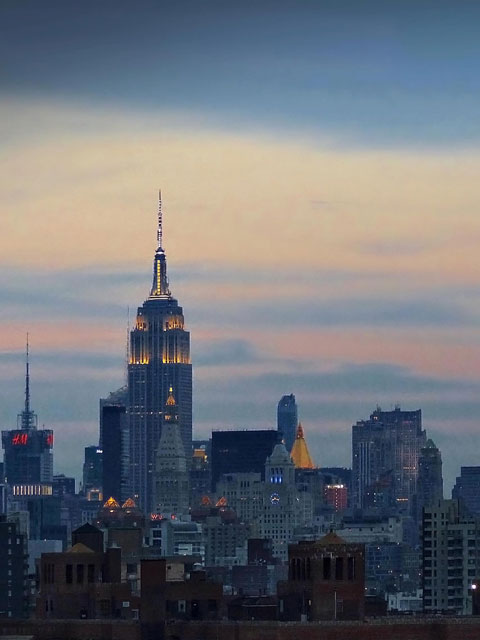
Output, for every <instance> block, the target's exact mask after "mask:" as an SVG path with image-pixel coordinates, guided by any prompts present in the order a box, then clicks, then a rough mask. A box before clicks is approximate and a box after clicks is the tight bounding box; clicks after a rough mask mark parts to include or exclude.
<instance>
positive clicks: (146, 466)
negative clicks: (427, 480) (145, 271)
mask: <svg viewBox="0 0 480 640" xmlns="http://www.w3.org/2000/svg"><path fill="white" fill-rule="evenodd" d="M162 222H163V220H162V198H161V193H159V205H158V229H157V250H156V251H155V257H154V261H153V284H152V289H151V291H150V295H149V297H148V298H147V300H145V302H144V303H143V305H142V306H141V307H139V308H138V311H137V320H136V324H135V327H134V329H133V330H132V331H131V332H130V357H129V365H128V405H127V410H128V416H129V424H130V480H131V485H132V490H133V493H134V495H136V496H138V501H139V504H140V506H141V507H142V509H143V510H144V511H152V510H153V506H154V505H153V471H154V466H155V454H156V450H157V446H158V443H159V441H160V436H161V433H162V425H163V423H164V410H165V406H166V402H167V398H168V391H169V388H170V387H173V388H174V389H175V399H176V403H177V410H178V424H179V429H180V434H181V437H182V442H183V446H184V449H185V455H186V457H187V460H189V459H190V457H191V449H192V365H191V361H190V334H189V332H188V331H185V329H184V318H183V310H182V307H180V306H179V304H178V302H177V300H175V298H174V297H173V296H172V294H171V292H170V289H169V286H168V277H167V259H166V256H165V251H164V249H163V228H162Z"/></svg>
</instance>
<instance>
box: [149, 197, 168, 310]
mask: <svg viewBox="0 0 480 640" xmlns="http://www.w3.org/2000/svg"><path fill="white" fill-rule="evenodd" d="M170 296H171V294H170V289H169V288H168V278H167V258H166V256H165V251H164V249H163V214H162V191H161V189H160V190H159V191H158V224H157V250H156V251H155V258H154V261H153V284H152V290H151V291H150V299H152V298H169V297H170Z"/></svg>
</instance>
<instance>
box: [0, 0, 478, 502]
mask: <svg viewBox="0 0 480 640" xmlns="http://www.w3.org/2000/svg"><path fill="white" fill-rule="evenodd" d="M0 14H1V15H0V56H1V57H0V60H1V64H0V86H1V94H0V95H1V99H0V136H1V140H2V145H1V147H0V153H1V159H0V162H1V171H0V194H1V195H0V199H1V214H0V238H1V252H0V260H1V263H2V268H1V271H0V299H1V301H2V304H1V306H0V314H1V315H0V326H1V332H0V340H1V346H0V349H1V358H0V376H1V387H0V388H1V392H0V425H1V427H2V428H12V427H13V426H14V425H15V423H16V414H17V413H18V412H19V411H20V410H21V409H22V405H23V374H24V357H23V352H24V343H25V334H26V332H27V331H28V332H29V333H30V342H31V351H32V358H31V375H32V384H31V387H32V405H33V408H34V409H35V410H36V412H37V413H38V415H39V421H40V424H45V426H46V427H49V428H53V429H54V430H55V471H56V472H57V473H61V472H63V473H66V474H73V475H76V476H77V477H79V476H80V473H81V464H82V461H83V447H84V446H86V445H89V444H96V442H97V441H98V400H99V398H100V397H102V396H106V395H107V394H108V393H109V391H112V390H114V389H116V388H118V387H119V386H121V385H122V384H124V380H125V351H126V330H127V308H128V307H130V320H131V321H133V320H134V316H135V311H136V308H137V307H138V306H139V305H140V304H142V302H143V301H144V299H145V298H146V297H147V295H148V293H149V290H150V285H151V268H152V260H153V254H154V250H155V248H156V247H155V238H156V235H155V225H156V208H157V202H156V199H157V191H158V188H160V187H161V188H162V193H163V203H164V213H165V224H164V227H165V243H164V244H165V249H166V252H167V258H168V265H169V276H170V285H171V289H172V292H173V294H174V295H175V297H176V298H177V299H178V300H179V302H180V304H181V305H182V306H183V308H184V313H185V321H186V328H187V329H188V330H190V332H191V342H192V362H193V366H194V437H197V438H200V437H206V436H208V434H209V432H210V431H211V429H212V428H224V427H238V428H256V427H274V426H275V424H276V404H277V402H278V400H279V398H280V396H281V395H283V394H286V393H294V394H295V395H296V397H297V402H298V404H299V413H300V418H301V420H302V423H303V425H304V427H305V432H306V437H307V442H308V444H309V446H310V448H311V451H312V454H313V457H314V460H315V462H316V463H317V464H318V465H320V466H323V465H328V466H340V465H342V466H347V465H348V466H350V464H351V426H352V424H353V423H354V422H356V421H357V420H359V419H362V418H367V417H368V416H369V414H370V413H371V412H372V411H373V410H374V408H375V406H376V405H377V404H379V405H380V406H381V407H382V408H383V409H390V408H391V407H393V406H394V405H395V403H399V404H400V405H401V407H402V408H404V409H417V408H421V409H422V410H423V419H424V427H425V428H426V429H427V434H428V435H429V436H430V437H432V438H433V439H434V441H435V443H436V444H437V445H438V446H439V447H440V448H441V451H442V455H443V460H444V477H445V480H446V494H447V497H448V496H449V492H450V488H451V485H452V483H453V482H454V479H455V475H457V474H458V473H459V468H460V465H461V464H463V465H478V464H480V460H479V456H478V451H479V447H478V443H479V426H480V425H479V423H480V331H479V320H480V296H479V287H478V283H479V277H480V268H479V266H480V262H479V253H478V246H479V243H480V218H479V215H478V212H479V205H480V187H479V182H480V178H479V176H480V126H479V125H480V117H479V98H480V96H479V93H480V74H479V72H478V69H479V68H480V40H479V38H478V25H479V24H480V3H475V2H470V1H462V0H457V1H455V2H454V1H453V0H451V1H448V2H446V1H442V0H435V1H433V0H432V1H431V2H424V1H422V0H415V1H414V0H412V1H409V0H405V1H403V2H393V1H392V2H389V1H388V0H387V1H385V0H384V1H382V2H369V1H365V2H359V1H358V0H355V1H351V2H342V0H335V1H331V2H328V1H325V0H316V1H313V0H312V1H308V0H296V1H295V2H293V1H292V2H283V1H282V0H277V1H276V2H267V1H261V0H260V1H257V2H241V3H240V2H238V3H233V2H228V1H225V0H223V1H222V2H214V1H211V0H205V1H203V2H200V1H198V0H196V1H191V2H184V1H182V0H180V1H172V2H162V1H160V0H157V1H156V2H153V1H150V2H148V1H142V0H140V1H137V2H135V3H131V2H124V1H116V2H110V1H102V2H97V1H88V0H87V1H85V0H84V1H83V2H73V1H71V0H58V2H57V1H53V0H43V1H41V2H39V1H38V0H21V1H19V0H2V2H1V8H0Z"/></svg>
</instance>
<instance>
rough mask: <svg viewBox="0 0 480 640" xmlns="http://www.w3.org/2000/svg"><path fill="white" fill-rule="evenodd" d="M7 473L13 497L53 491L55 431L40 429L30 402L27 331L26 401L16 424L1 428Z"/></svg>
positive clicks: (49, 493) (48, 493)
mask: <svg viewBox="0 0 480 640" xmlns="http://www.w3.org/2000/svg"><path fill="white" fill-rule="evenodd" d="M2 446H3V449H4V451H5V455H4V464H5V468H4V472H5V473H4V475H5V476H6V478H7V484H8V485H9V486H10V488H11V491H12V495H13V497H14V499H21V498H27V497H32V496H44V495H51V494H52V482H53V452H52V448H53V431H52V430H51V429H38V419H37V415H36V413H35V412H34V411H33V410H32V408H31V406H30V358H29V342H28V334H27V345H26V359H25V404H24V408H23V411H22V412H21V413H19V414H18V416H17V428H16V429H13V430H10V431H2Z"/></svg>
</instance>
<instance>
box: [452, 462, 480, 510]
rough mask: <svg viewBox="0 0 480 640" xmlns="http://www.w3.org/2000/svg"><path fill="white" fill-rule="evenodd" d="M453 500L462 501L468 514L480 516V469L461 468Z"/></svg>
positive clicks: (454, 488) (453, 490) (453, 491)
mask: <svg viewBox="0 0 480 640" xmlns="http://www.w3.org/2000/svg"><path fill="white" fill-rule="evenodd" d="M452 498H453V499H454V500H461V502H462V504H463V506H464V507H465V509H467V511H468V513H470V514H471V515H473V516H480V467H461V468H460V475H459V476H458V477H457V480H456V482H455V486H454V487H453V489H452Z"/></svg>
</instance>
